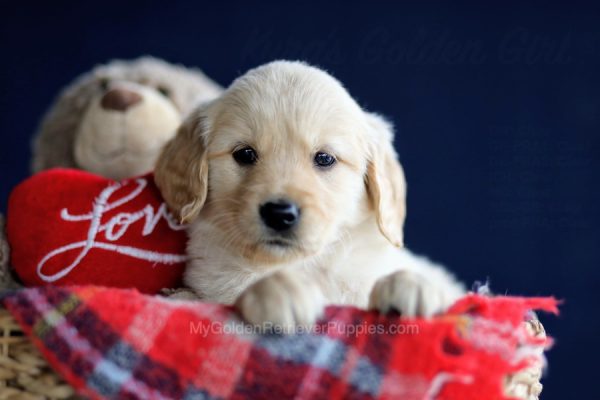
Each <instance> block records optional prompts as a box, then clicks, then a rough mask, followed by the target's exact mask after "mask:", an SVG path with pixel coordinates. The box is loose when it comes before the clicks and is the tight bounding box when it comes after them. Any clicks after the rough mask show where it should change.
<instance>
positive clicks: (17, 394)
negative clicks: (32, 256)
mask: <svg viewBox="0 0 600 400" xmlns="http://www.w3.org/2000/svg"><path fill="white" fill-rule="evenodd" d="M526 324H527V325H528V329H529V330H530V331H531V332H532V333H534V334H535V335H536V336H545V333H544V328H543V326H542V324H541V323H540V322H539V321H538V320H532V321H528V322H526ZM0 332H1V333H2V337H1V338H0V400H8V399H10V400H34V399H35V400H50V399H78V398H80V397H78V396H76V395H75V393H74V391H73V389H72V388H71V387H70V386H69V385H67V384H66V383H65V382H64V381H63V380H62V379H61V378H60V377H59V376H58V375H57V374H56V373H55V372H54V371H53V370H52V368H51V367H50V366H49V365H48V363H47V362H46V360H44V359H43V358H42V356H41V355H40V353H39V351H38V350H37V349H36V348H35V347H34V345H33V344H32V343H31V342H30V341H29V340H28V339H27V337H26V336H24V334H23V332H22V331H21V328H20V327H19V326H18V325H17V323H16V322H15V321H14V320H13V318H12V316H11V315H10V314H9V313H8V311H6V310H5V309H3V308H0ZM541 373H542V365H534V366H532V367H531V368H528V369H526V370H523V371H521V372H520V373H518V374H515V375H512V376H508V377H507V378H506V382H505V389H506V394H507V395H509V396H512V397H515V398H517V399H522V400H537V399H538V398H539V395H540V393H541V391H542V385H541V384H540V378H541Z"/></svg>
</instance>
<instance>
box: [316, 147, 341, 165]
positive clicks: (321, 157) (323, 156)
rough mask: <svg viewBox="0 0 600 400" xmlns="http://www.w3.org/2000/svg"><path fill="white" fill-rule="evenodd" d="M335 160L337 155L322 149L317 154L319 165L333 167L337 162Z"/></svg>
mask: <svg viewBox="0 0 600 400" xmlns="http://www.w3.org/2000/svg"><path fill="white" fill-rule="evenodd" d="M335 161H336V160H335V157H334V156H332V155H331V154H329V153H325V152H322V151H320V152H318V153H317V154H315V165H316V166H317V167H322V168H325V167H331V166H332V165H333V164H335Z"/></svg>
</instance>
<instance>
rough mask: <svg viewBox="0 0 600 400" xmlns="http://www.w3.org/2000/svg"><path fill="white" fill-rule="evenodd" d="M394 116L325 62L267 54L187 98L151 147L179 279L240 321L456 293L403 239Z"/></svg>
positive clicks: (386, 305) (285, 321)
mask: <svg viewBox="0 0 600 400" xmlns="http://www.w3.org/2000/svg"><path fill="white" fill-rule="evenodd" d="M392 139H393V130H392V127H391V126H390V124H389V123H388V122H387V121H385V120H384V119H383V118H382V117H380V116H378V115H375V114H372V113H368V112H366V111H364V110H363V109H361V107H360V106H359V105H358V104H357V103H356V102H355V101H354V100H353V99H352V97H350V95H349V94H348V92H347V91H346V90H345V89H344V88H343V86H342V85H341V84H340V83H339V82H338V81H337V80H336V79H334V78H333V77H331V76H330V75H328V74H327V73H326V72H324V71H322V70H320V69H317V68H314V67H311V66H308V65H306V64H304V63H301V62H287V61H276V62H272V63H269V64H266V65H263V66H261V67H258V68H256V69H253V70H251V71H249V72H248V73H246V74H245V75H243V76H242V77H240V78H238V79H237V80H235V81H234V82H233V83H232V85H231V86H230V87H229V88H228V89H227V90H226V91H225V92H224V93H223V94H222V95H221V96H220V97H219V98H217V99H216V100H214V101H212V102H210V103H207V104H204V105H202V106H200V107H199V108H198V109H196V110H195V111H194V112H193V113H192V114H191V115H190V116H189V117H188V118H187V120H186V121H185V122H184V123H183V125H182V126H181V127H180V129H179V131H178V133H177V135H176V136H175V138H174V139H172V140H171V141H170V142H169V143H168V144H167V146H166V147H165V149H164V150H163V152H162V154H161V156H160V157H159V160H158V163H157V166H156V169H155V179H156V183H157V184H158V186H159V188H160V189H161V191H162V194H163V196H164V198H165V201H166V202H167V204H168V205H169V207H170V208H171V210H172V211H173V213H175V214H176V215H177V216H178V217H179V218H180V219H181V220H182V221H184V222H186V223H189V243H188V247H187V249H188V254H189V256H190V261H189V264H188V266H187V270H186V273H185V283H186V284H187V285H188V286H189V287H190V288H192V289H193V290H194V291H195V292H196V293H197V294H198V295H199V296H200V297H201V298H202V299H204V300H206V301H214V302H219V303H224V304H236V306H237V307H238V309H239V311H240V312H241V314H242V316H243V317H244V318H245V319H246V320H247V321H249V322H251V323H254V324H257V325H261V324H263V323H271V324H277V325H278V326H281V327H283V328H286V329H288V328H294V327H297V326H300V325H304V326H307V325H310V324H312V323H313V322H314V321H315V320H316V319H317V318H318V317H319V315H320V313H321V311H322V310H323V308H324V306H325V305H326V304H351V305H355V306H358V307H369V308H372V309H377V310H380V311H382V312H387V311H388V310H391V309H394V310H397V311H399V312H400V313H401V314H402V315H404V316H425V317H428V316H431V315H434V314H436V313H438V312H441V311H443V310H444V309H445V308H447V307H448V306H449V305H450V304H451V303H452V302H453V301H454V300H456V299H457V298H458V297H460V296H461V295H462V294H463V293H464V289H463V288H462V286H461V285H460V284H459V283H457V282H456V281H455V280H454V279H453V277H452V276H451V275H449V274H448V273H447V272H446V271H444V270H443V269H442V268H441V267H439V266H436V265H434V264H432V263H431V262H429V261H428V260H426V259H424V258H420V257H417V256H415V255H413V254H411V253H410V252H408V251H407V250H403V249H401V248H402V245H403V236H402V235H403V223H404V218H405V213H406V211H405V194H406V184H405V181H404V173H403V171H402V168H401V166H400V164H399V163H398V161H397V156H396V153H395V151H394V148H393V145H392Z"/></svg>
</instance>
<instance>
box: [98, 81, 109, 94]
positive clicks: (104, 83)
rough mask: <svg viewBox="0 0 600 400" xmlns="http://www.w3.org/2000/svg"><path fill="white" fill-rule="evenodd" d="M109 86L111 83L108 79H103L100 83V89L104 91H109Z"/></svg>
mask: <svg viewBox="0 0 600 400" xmlns="http://www.w3.org/2000/svg"><path fill="white" fill-rule="evenodd" d="M108 84H109V81H108V79H106V78H104V79H101V80H100V82H99V83H98V85H99V86H100V89H101V90H103V91H106V90H108Z"/></svg>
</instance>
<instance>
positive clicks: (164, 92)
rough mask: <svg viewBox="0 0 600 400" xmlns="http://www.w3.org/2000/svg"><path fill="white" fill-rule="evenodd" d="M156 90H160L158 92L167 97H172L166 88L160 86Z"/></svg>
mask: <svg viewBox="0 0 600 400" xmlns="http://www.w3.org/2000/svg"><path fill="white" fill-rule="evenodd" d="M156 90H158V92H159V93H160V94H162V95H163V96H165V97H169V96H171V91H170V90H169V89H167V88H166V87H164V86H159V87H157V88H156Z"/></svg>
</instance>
